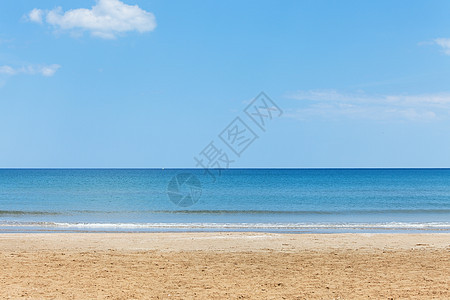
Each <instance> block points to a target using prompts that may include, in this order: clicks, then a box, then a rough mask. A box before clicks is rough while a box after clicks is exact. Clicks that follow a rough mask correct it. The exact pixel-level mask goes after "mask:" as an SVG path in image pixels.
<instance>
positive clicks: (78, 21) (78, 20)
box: [27, 0, 156, 39]
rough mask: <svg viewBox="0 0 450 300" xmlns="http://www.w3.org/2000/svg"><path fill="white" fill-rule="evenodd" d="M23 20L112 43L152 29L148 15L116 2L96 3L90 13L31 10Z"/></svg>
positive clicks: (152, 24)
mask: <svg viewBox="0 0 450 300" xmlns="http://www.w3.org/2000/svg"><path fill="white" fill-rule="evenodd" d="M27 19H28V20H29V21H31V22H36V23H47V24H50V25H52V26H54V27H55V28H56V29H58V30H63V31H69V32H71V33H73V34H77V33H80V31H81V32H82V31H88V32H90V33H91V35H93V36H96V37H100V38H104V39H114V38H116V37H117V36H118V35H120V34H123V33H126V32H130V31H137V32H140V33H143V32H149V31H153V30H154V29H155V28H156V20H155V16H154V15H153V14H152V13H151V12H147V11H145V10H143V9H141V8H140V7H139V6H137V5H127V4H125V3H123V2H121V1H119V0H98V1H97V3H96V5H94V6H93V7H92V8H91V9H87V8H78V9H72V10H68V11H63V9H62V8H61V7H58V8H55V9H52V10H42V9H38V8H35V9H33V10H32V11H31V12H29V13H28V15H27Z"/></svg>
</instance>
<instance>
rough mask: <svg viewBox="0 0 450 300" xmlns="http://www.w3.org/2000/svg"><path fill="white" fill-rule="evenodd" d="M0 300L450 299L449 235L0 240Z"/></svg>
mask: <svg viewBox="0 0 450 300" xmlns="http://www.w3.org/2000/svg"><path fill="white" fill-rule="evenodd" d="M0 265H1V266H2V271H1V273H0V298H2V299H17V298H29V299H55V298H58V299H61V298H63V299H88V298H90V299H92V298H100V299H194V298H195V299H361V298H367V297H370V298H376V299H389V298H393V299H405V298H415V299H431V298H434V299H449V298H450V290H449V286H450V234H445V233H443V234H270V233H49V234H47V233H45V234H1V235H0Z"/></svg>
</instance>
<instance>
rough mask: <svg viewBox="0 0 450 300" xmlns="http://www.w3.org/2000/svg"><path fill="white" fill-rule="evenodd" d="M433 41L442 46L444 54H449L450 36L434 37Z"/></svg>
mask: <svg viewBox="0 0 450 300" xmlns="http://www.w3.org/2000/svg"><path fill="white" fill-rule="evenodd" d="M434 43H435V44H436V45H438V46H440V47H441V48H442V52H444V53H445V54H446V55H450V38H449V39H446V38H439V39H435V40H434Z"/></svg>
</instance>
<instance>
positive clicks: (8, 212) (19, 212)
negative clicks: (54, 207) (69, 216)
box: [0, 210, 61, 216]
mask: <svg viewBox="0 0 450 300" xmlns="http://www.w3.org/2000/svg"><path fill="white" fill-rule="evenodd" d="M60 214H61V213H60V212H52V211H27V210H0V216H8V215H13V216H20V215H60Z"/></svg>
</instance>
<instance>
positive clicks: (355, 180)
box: [0, 169, 450, 232]
mask: <svg viewBox="0 0 450 300" xmlns="http://www.w3.org/2000/svg"><path fill="white" fill-rule="evenodd" d="M211 172H212V173H213V175H214V176H215V180H214V179H213V177H212V176H210V175H209V174H207V173H205V172H204V171H203V170H201V169H165V170H164V169H0V232H17V231H20V232H29V231H30V232H35V231H39V232H40V231H45V232H46V231H180V230H181V231H199V230H206V231H227V230H233V231H269V232H449V231H450V169H227V170H211ZM219 173H220V174H219ZM179 174H187V175H186V176H184V175H181V176H178V177H176V176H177V175H179ZM183 176H184V177H183ZM183 178H185V179H186V180H187V181H186V182H184V181H183ZM192 179H196V180H198V181H195V182H194V184H192V181H190V180H192ZM171 180H172V181H171ZM174 180H175V181H174ZM170 182H171V184H169V183H170ZM183 183H184V184H183ZM197 183H198V184H197ZM174 184H175V185H174ZM174 196H175V197H174ZM199 196H200V197H199ZM179 200H180V201H181V205H182V206H180V205H177V204H176V203H178V204H180V203H179ZM187 200H189V201H187ZM186 201H187V202H186ZM193 202H195V203H193ZM190 204H192V205H190Z"/></svg>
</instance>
